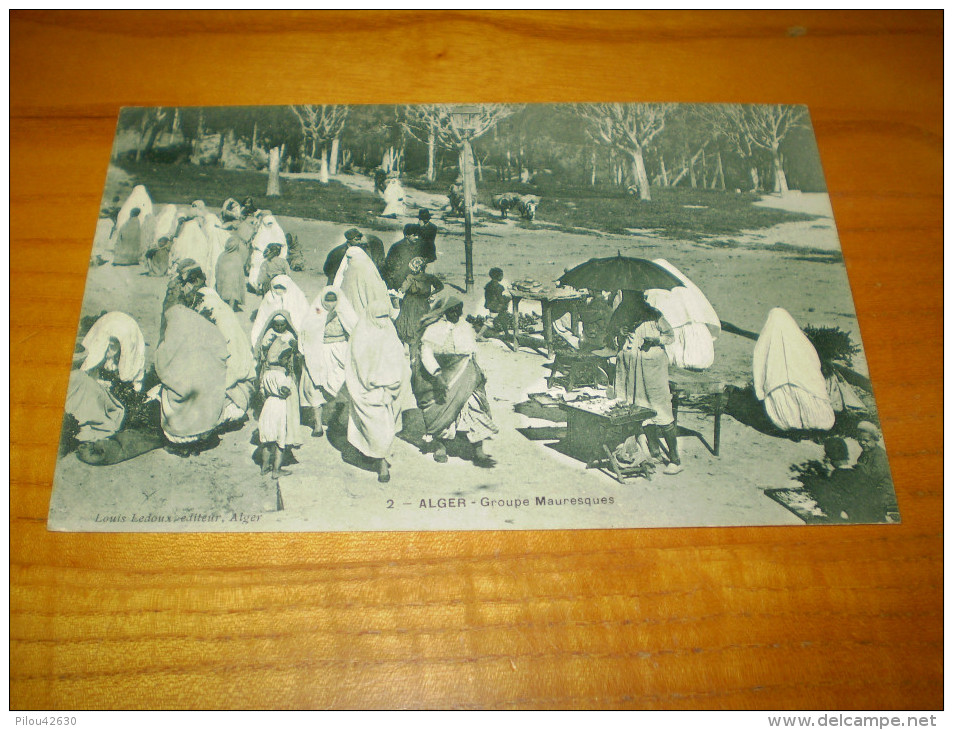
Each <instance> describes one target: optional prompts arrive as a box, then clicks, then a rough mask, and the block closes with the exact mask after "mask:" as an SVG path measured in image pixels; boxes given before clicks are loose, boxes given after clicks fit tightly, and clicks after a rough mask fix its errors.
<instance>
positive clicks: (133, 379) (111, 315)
mask: <svg viewBox="0 0 953 730" xmlns="http://www.w3.org/2000/svg"><path fill="white" fill-rule="evenodd" d="M110 337H115V338H116V340H118V342H119V373H118V374H119V379H120V380H122V381H123V382H126V383H132V384H133V386H134V387H135V389H136V390H140V389H141V388H142V378H143V376H144V375H145V372H146V343H145V340H144V339H143V337H142V330H141V329H139V324H138V323H137V322H136V320H134V319H133V318H132V317H130V316H129V315H128V314H126V313H125V312H107V313H106V314H104V315H103V316H102V317H100V318H99V319H97V320H96V322H95V323H94V324H93V326H92V327H90V328H89V332H87V333H86V336H85V337H84V338H83V349H84V350H86V360H85V361H84V362H83V364H82V366H81V369H82V370H84V371H89V370H92V369H94V368H96V367H98V366H99V365H100V364H102V362H103V358H104V357H105V356H106V348H107V347H109V338H110Z"/></svg>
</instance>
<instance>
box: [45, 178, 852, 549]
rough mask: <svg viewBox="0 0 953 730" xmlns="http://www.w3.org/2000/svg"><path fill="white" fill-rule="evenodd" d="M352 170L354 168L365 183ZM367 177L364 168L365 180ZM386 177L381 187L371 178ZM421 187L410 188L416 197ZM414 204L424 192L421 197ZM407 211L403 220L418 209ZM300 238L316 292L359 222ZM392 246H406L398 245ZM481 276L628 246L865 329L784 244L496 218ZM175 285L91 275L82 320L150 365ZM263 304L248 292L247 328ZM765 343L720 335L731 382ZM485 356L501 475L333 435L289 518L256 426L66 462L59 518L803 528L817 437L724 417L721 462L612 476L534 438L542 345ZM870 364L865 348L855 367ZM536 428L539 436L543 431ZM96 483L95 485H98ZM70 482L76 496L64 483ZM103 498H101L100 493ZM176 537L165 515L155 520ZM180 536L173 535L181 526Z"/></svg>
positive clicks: (482, 231)
mask: <svg viewBox="0 0 953 730" xmlns="http://www.w3.org/2000/svg"><path fill="white" fill-rule="evenodd" d="M352 177H353V176H352ZM360 180H361V178H356V182H359V181H360ZM371 184H372V183H371ZM408 192H410V191H408ZM408 197H409V196H408ZM438 197H439V196H428V197H424V196H420V197H417V196H414V198H413V200H414V201H415V203H422V204H425V205H427V206H428V207H430V208H431V210H432V211H434V219H435V220H434V222H435V223H436V224H437V226H438V228H439V229H440V234H439V235H438V238H437V248H438V260H437V262H436V263H435V265H434V266H433V267H432V270H433V271H434V272H435V273H437V274H438V275H440V276H441V277H442V278H444V279H445V280H446V281H447V283H448V284H449V285H451V286H456V287H458V288H461V289H462V287H463V245H462V242H463V235H462V224H461V223H460V221H459V220H457V219H455V218H450V217H444V216H443V212H442V211H441V210H440V208H439V207H438V206H437V205H434V203H437V202H439V201H438V200H437V198H438ZM409 213H411V214H412V215H410V216H408V217H407V218H406V219H402V220H394V221H393V226H394V228H395V229H398V228H400V227H401V226H402V225H403V223H404V222H407V221H410V220H414V219H415V211H414V210H410V211H409ZM278 220H279V222H280V223H281V225H282V226H283V227H284V228H285V230H286V231H289V232H294V233H297V234H298V236H299V239H300V240H301V242H302V244H303V245H304V247H305V249H306V258H307V268H306V271H304V272H301V273H295V275H294V278H295V280H296V281H297V282H298V283H299V285H300V286H301V287H302V289H304V291H305V293H306V294H308V296H309V297H313V296H315V295H316V294H317V293H318V291H320V289H321V288H322V287H323V285H324V277H323V275H321V273H320V271H321V267H322V265H323V262H324V258H325V256H326V255H327V253H328V251H330V249H331V248H332V247H333V246H335V245H337V244H338V243H339V242H340V241H341V240H343V231H344V230H345V228H346V227H348V226H345V225H344V224H335V223H327V222H322V221H313V220H303V219H292V218H285V217H279V219H278ZM381 237H382V238H385V245H386V246H389V245H390V244H391V243H392V242H393V241H395V240H397V238H399V237H400V236H399V233H398V232H397V230H395V231H394V233H393V235H392V236H390V237H388V236H387V235H386V234H385V235H382V236H381ZM474 239H475V242H474V260H475V270H476V274H477V276H476V279H477V282H476V283H477V286H476V288H475V290H474V291H473V292H472V293H471V294H469V295H465V296H464V297H463V298H464V300H465V302H466V304H467V310H468V311H473V310H474V309H475V308H476V306H477V305H478V304H479V303H480V301H481V299H482V287H483V284H484V283H485V281H486V276H485V272H486V271H488V270H489V268H490V267H491V266H500V267H502V268H503V269H504V271H505V272H506V276H507V278H509V279H511V280H514V279H519V278H529V277H531V278H535V279H538V280H540V281H549V280H553V279H555V278H556V277H558V276H559V275H560V274H561V273H562V272H563V271H564V270H565V269H567V268H569V267H571V266H574V265H576V264H578V263H580V262H581V261H584V260H586V259H588V258H590V257H597V256H610V255H613V254H615V253H616V252H617V251H621V252H622V253H623V255H634V256H641V257H645V258H656V257H664V258H666V259H668V260H670V261H672V262H673V263H674V264H675V265H676V266H678V267H679V268H680V269H681V270H682V271H683V272H685V273H686V274H687V275H688V276H689V277H691V278H692V279H693V280H694V281H695V282H696V283H697V284H698V285H699V286H700V287H701V288H702V289H703V290H704V291H705V292H706V294H707V295H708V297H709V299H710V300H711V302H712V304H713V305H714V307H715V309H716V311H718V313H719V315H720V316H721V318H722V319H723V320H727V321H730V322H732V323H734V324H736V325H738V326H740V327H743V328H746V329H750V330H754V331H758V330H760V328H761V326H762V324H763V322H764V319H765V317H766V315H767V313H768V310H769V309H770V308H771V307H773V306H783V307H785V308H786V309H788V311H790V312H791V314H792V315H793V316H794V317H795V319H796V320H797V321H798V322H799V323H801V324H802V325H804V324H808V323H815V324H822V323H823V324H827V325H837V326H840V327H842V328H844V329H847V330H848V331H851V332H852V333H854V334H855V340H856V339H857V337H856V335H857V325H856V316H855V314H854V309H853V304H852V301H851V299H850V295H849V290H848V288H847V281H846V272H845V270H844V268H843V266H841V265H834V264H830V263H822V262H818V261H811V260H803V259H799V258H797V257H794V256H792V255H788V254H784V253H780V252H778V251H770V250H759V249H748V248H739V249H725V248H708V247H705V246H702V245H698V244H695V243H691V242H686V241H668V240H660V239H657V238H651V237H646V236H617V235H604V234H591V235H581V234H570V233H563V232H557V231H551V230H545V229H542V230H541V229H536V230H533V229H528V228H521V227H518V226H516V225H514V224H513V223H511V222H495V221H492V222H488V223H484V224H482V225H480V226H477V227H476V228H475V230H474ZM164 292H165V280H163V279H152V278H149V277H146V276H142V275H141V270H140V268H139V267H116V268H114V267H112V266H108V265H107V266H103V267H99V268H94V269H90V277H89V284H88V288H87V296H86V300H85V301H84V304H83V314H84V315H86V314H90V313H99V312H100V311H102V310H104V309H121V310H123V311H126V312H128V313H130V314H132V315H133V316H134V317H135V318H136V319H137V320H138V321H139V322H140V323H141V326H142V328H143V332H144V335H145V338H146V342H147V358H148V362H149V363H150V364H151V358H152V355H153V352H154V348H155V345H156V342H157V336H158V319H159V314H158V313H159V310H160V307H161V301H162V296H163V295H164ZM257 304H258V298H257V297H254V296H249V299H248V301H247V304H246V312H247V313H249V314H246V319H245V320H244V321H245V324H246V326H248V327H249V328H250V324H251V320H250V313H251V312H253V311H254V310H255V309H256V308H257ZM752 349H753V343H752V342H751V341H749V340H746V339H744V338H741V337H737V336H732V335H724V336H722V338H720V339H719V340H718V341H717V343H716V362H715V365H714V366H713V368H712V370H711V372H712V373H713V374H715V375H718V376H720V377H722V378H724V379H725V380H726V381H728V382H739V383H743V382H744V381H745V380H746V379H747V378H748V377H749V376H750V372H751V353H752ZM478 357H479V361H480V363H481V364H482V366H483V367H484V370H485V371H486V373H487V377H488V385H487V391H488V394H489V396H490V398H491V401H492V406H493V414H494V418H495V420H496V421H497V423H498V425H499V426H500V434H499V436H498V437H497V438H496V439H494V441H493V442H492V444H491V445H490V447H489V449H488V450H489V451H490V452H491V453H492V454H493V455H494V456H495V457H496V458H497V460H498V465H497V467H496V468H495V469H490V470H484V469H478V468H476V467H474V466H472V465H471V464H470V463H469V462H464V461H461V460H460V459H455V458H454V459H451V461H450V463H448V464H445V465H440V464H436V463H435V462H434V461H433V460H432V458H430V457H429V456H427V455H423V454H421V453H420V451H419V450H418V449H417V448H416V447H414V446H412V445H411V444H409V443H405V442H403V441H400V440H398V441H397V443H396V445H395V453H394V458H393V467H392V473H393V479H392V481H391V482H390V483H389V484H386V485H381V484H379V483H378V482H377V481H376V479H375V475H374V474H373V473H370V472H367V471H363V470H361V469H358V468H356V467H354V466H352V465H350V464H347V463H345V462H344V461H343V460H342V457H341V454H340V453H339V452H338V451H337V450H336V449H334V448H333V447H332V446H331V444H329V443H328V440H327V438H320V439H310V440H309V441H308V443H306V444H305V445H304V446H303V447H302V448H301V449H299V451H298V454H297V459H298V461H299V464H297V465H295V466H294V467H293V474H292V475H291V476H288V477H285V478H283V479H282V480H281V490H282V494H283V498H284V502H285V506H286V509H285V511H284V512H276V511H275V492H274V485H273V484H272V483H271V482H270V481H264V480H262V479H261V478H260V476H259V474H258V468H257V467H256V466H255V465H254V464H253V462H252V459H251V455H252V453H253V451H254V448H255V447H254V445H253V444H252V443H251V438H252V433H253V431H254V424H253V423H252V424H249V425H246V426H245V428H244V429H243V430H241V431H238V432H235V433H229V434H225V435H224V436H223V437H222V443H221V445H220V446H218V447H217V448H215V449H212V450H210V451H207V452H205V453H203V454H200V455H198V456H194V457H190V458H188V459H182V458H179V457H177V456H173V455H171V454H168V453H167V452H165V451H161V450H160V451H154V452H151V453H149V454H146V455H144V456H141V457H139V458H137V459H135V460H132V461H130V462H125V463H122V464H117V465H115V466H111V467H99V468H93V467H88V466H86V465H84V464H82V463H80V462H79V461H78V460H77V459H76V457H75V455H70V456H67V457H66V458H64V459H63V460H62V462H61V464H60V468H59V470H58V472H57V485H58V491H57V492H56V494H55V495H54V499H53V503H52V510H53V512H54V513H57V512H58V513H64V514H72V515H79V514H85V515H87V517H88V519H89V520H90V522H89V523H88V524H87V525H86V528H87V529H108V524H107V525H105V526H104V524H103V523H99V522H95V521H94V520H95V518H96V515H97V514H99V515H100V516H101V517H102V516H104V515H106V514H113V513H114V514H122V515H127V516H128V515H130V514H132V513H136V514H139V515H142V514H144V513H149V512H155V513H157V514H177V515H182V514H187V515H196V514H214V515H225V516H226V518H227V519H228V520H230V519H231V517H230V515H233V514H234V515H236V521H235V522H221V521H217V522H210V523H204V522H194V523H193V522H190V523H189V528H190V529H212V530H215V529H223V527H225V528H226V529H227V528H229V527H232V528H234V527H237V526H238V525H240V524H242V523H241V519H242V518H241V515H245V517H246V518H247V519H248V520H249V521H248V522H247V523H245V524H243V525H242V527H243V528H244V529H256V530H276V529H278V530H285V529H305V530H345V529H365V530H366V529H394V528H398V529H442V528H463V527H472V526H474V525H483V526H494V525H495V526H499V527H505V528H514V529H519V528H528V527H533V528H538V527H557V526H562V527H568V526H577V527H599V526H603V527H605V526H619V527H623V526H678V525H686V526H687V525H731V524H797V523H799V520H798V519H797V518H796V517H794V516H793V515H792V514H790V513H789V512H787V511H786V510H784V509H783V508H781V507H780V506H778V505H777V504H776V503H774V502H773V501H771V500H770V499H768V498H766V497H765V496H764V495H763V494H762V490H763V489H764V488H767V487H780V486H785V485H786V484H787V483H788V477H789V472H788V467H789V465H791V464H792V463H797V462H802V461H805V460H807V459H809V458H819V456H820V448H819V447H818V446H817V445H816V444H813V443H811V442H802V443H795V442H793V441H790V440H787V439H781V438H774V437H769V436H766V435H764V434H761V433H760V432H758V431H756V430H754V429H752V428H750V427H748V426H745V425H743V424H741V423H739V422H737V421H735V420H734V419H733V418H731V417H728V416H726V417H724V419H723V421H722V452H721V456H720V457H718V458H716V457H714V456H712V455H711V454H710V453H709V452H708V451H707V450H706V449H705V447H704V446H703V445H702V444H701V442H700V441H699V440H698V439H697V438H694V437H691V436H684V437H682V438H680V449H681V452H682V458H683V462H684V463H685V467H686V468H685V470H684V472H683V473H681V474H679V475H676V476H661V475H658V476H656V477H655V478H654V479H653V480H652V481H650V482H639V483H637V484H630V485H620V484H618V483H617V482H616V481H615V480H613V479H612V478H610V477H608V476H606V475H604V474H602V473H600V472H598V471H595V470H588V471H587V470H586V469H585V467H584V465H583V464H581V463H580V462H578V461H575V460H573V459H571V458H569V457H567V456H564V455H562V454H560V453H559V452H558V451H556V450H554V449H553V448H552V445H553V443H554V442H553V440H552V438H550V439H548V440H534V439H532V438H528V437H527V436H526V435H524V433H521V432H520V431H519V430H518V429H527V428H530V429H534V428H535V429H547V430H543V431H536V432H535V434H534V435H546V434H548V435H550V436H551V437H553V436H554V433H553V432H552V429H553V428H558V427H560V426H562V425H563V424H559V423H553V422H550V421H546V420H538V419H531V418H528V417H527V416H524V415H521V414H520V413H517V412H516V411H515V410H514V406H515V405H516V404H517V403H520V402H523V401H524V400H525V399H526V395H527V394H528V393H532V392H538V391H541V390H543V389H544V381H543V377H544V375H545V374H546V372H547V371H546V370H545V369H544V368H543V364H544V362H545V358H544V357H543V356H541V355H539V354H538V353H536V352H534V351H530V350H521V351H520V352H518V353H513V352H511V351H510V350H509V349H507V348H505V347H504V346H503V345H502V343H499V342H496V341H491V342H487V343H483V344H481V346H480V352H479V355H478ZM856 367H857V369H858V370H861V371H864V370H865V365H864V363H863V360H862V358H860V359H859V360H858V361H857V362H856ZM680 425H681V426H682V427H685V428H688V429H691V430H693V431H697V432H700V433H702V434H704V435H705V437H706V438H707V439H708V440H709V441H710V440H711V430H712V421H711V418H710V417H708V418H705V417H702V416H701V415H699V414H692V413H685V414H683V415H681V416H680ZM529 433H533V432H532V431H530V432H529ZM87 483H89V484H91V485H95V486H94V487H87V486H84V485H86V484H87ZM60 487H62V488H60ZM90 490H92V496H90ZM447 497H463V498H464V499H465V500H466V502H465V503H466V506H465V507H457V508H431V507H429V506H424V507H421V500H425V504H427V502H426V500H433V501H434V504H436V503H437V502H436V500H438V499H440V498H447ZM537 497H551V498H559V497H577V498H582V499H585V498H587V497H588V498H590V499H592V498H598V499H601V498H606V499H607V500H608V499H609V498H611V499H612V504H608V505H606V504H602V505H598V506H587V505H577V506H559V507H555V506H554V507H535V506H533V507H532V508H526V507H517V506H514V505H513V504H512V501H513V500H522V499H529V500H530V502H531V504H534V505H535V499H536V498H537ZM484 498H485V499H489V500H504V501H506V500H509V501H510V503H511V504H510V505H503V506H481V504H480V500H481V499H484ZM156 528H157V525H156V524H154V523H148V522H146V523H134V524H132V523H129V522H127V523H125V524H124V525H123V529H145V530H149V529H156ZM158 528H159V529H163V525H161V524H160V525H158ZM165 529H168V527H166V528H165Z"/></svg>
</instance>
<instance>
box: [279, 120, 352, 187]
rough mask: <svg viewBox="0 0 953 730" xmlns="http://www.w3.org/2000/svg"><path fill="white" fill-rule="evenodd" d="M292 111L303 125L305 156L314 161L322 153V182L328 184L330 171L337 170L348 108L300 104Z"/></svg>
mask: <svg viewBox="0 0 953 730" xmlns="http://www.w3.org/2000/svg"><path fill="white" fill-rule="evenodd" d="M291 111H292V112H293V113H294V115H295V117H297V119H298V123H299V124H300V125H301V133H302V135H304V145H305V149H304V153H305V155H308V156H309V157H311V158H312V159H314V158H315V157H317V155H318V153H319V151H320V155H321V157H320V158H319V159H320V164H321V168H320V169H321V182H323V183H326V182H327V181H328V173H329V171H330V170H331V169H332V168H333V169H334V170H337V159H336V156H337V150H338V148H339V140H340V135H341V130H343V129H344V123H345V121H347V114H348V107H347V105H340V104H300V105H297V106H292V107H291ZM309 144H310V147H311V149H310V153H309V151H308V146H309ZM329 152H330V153H331V157H330V158H329Z"/></svg>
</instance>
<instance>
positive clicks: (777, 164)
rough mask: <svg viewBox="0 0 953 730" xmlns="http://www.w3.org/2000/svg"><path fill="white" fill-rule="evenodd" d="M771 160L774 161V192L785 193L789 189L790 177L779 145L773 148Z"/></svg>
mask: <svg viewBox="0 0 953 730" xmlns="http://www.w3.org/2000/svg"><path fill="white" fill-rule="evenodd" d="M771 161H772V162H773V163H774V192H776V193H780V194H781V195H784V194H785V193H786V192H787V191H788V178H787V175H785V174H784V165H783V164H782V162H781V153H780V152H779V151H778V148H777V147H775V148H774V149H772V150H771Z"/></svg>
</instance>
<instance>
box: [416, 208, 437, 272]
mask: <svg viewBox="0 0 953 730" xmlns="http://www.w3.org/2000/svg"><path fill="white" fill-rule="evenodd" d="M417 219H418V220H419V221H420V225H419V229H420V256H421V257H422V258H423V259H424V260H425V261H426V262H427V263H428V264H432V263H433V262H434V261H436V260H437V226H435V225H434V224H433V223H431V222H430V211H429V210H427V209H426V208H421V210H420V212H419V213H417Z"/></svg>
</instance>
